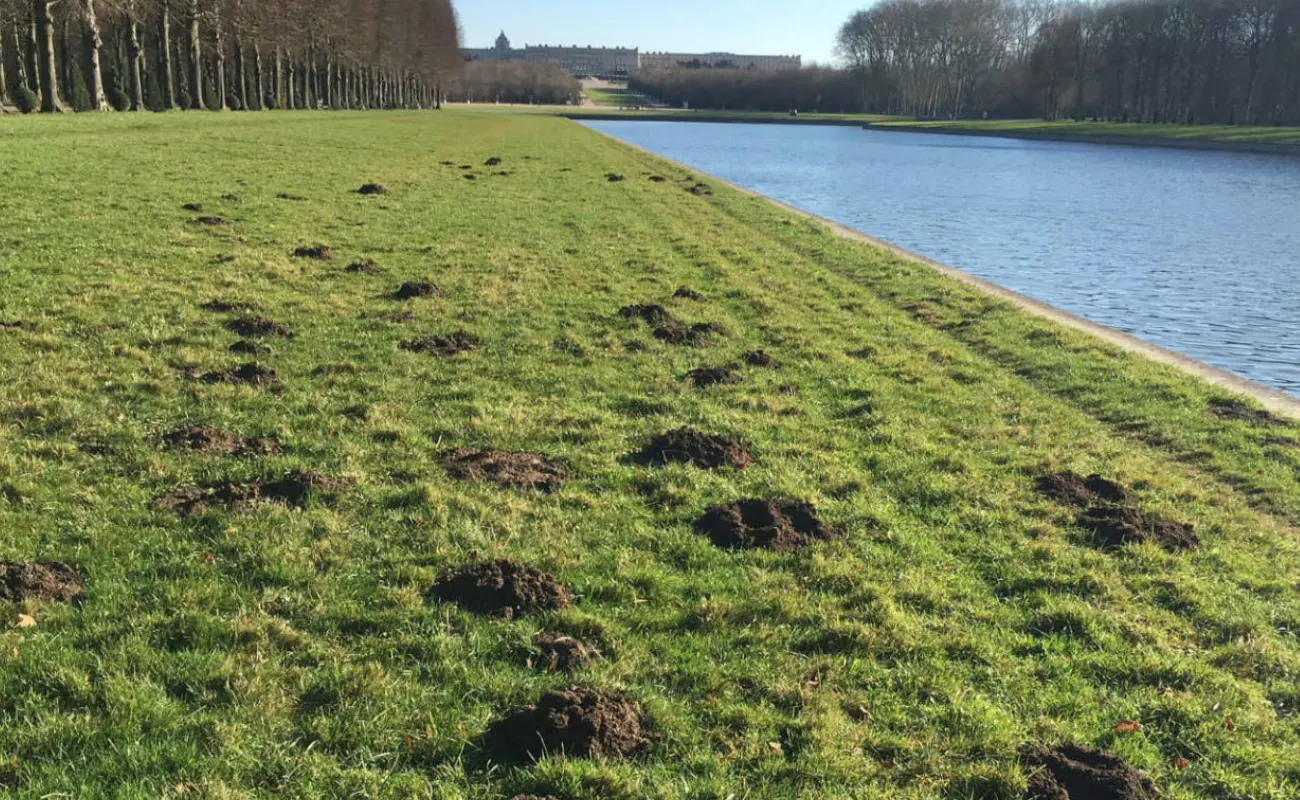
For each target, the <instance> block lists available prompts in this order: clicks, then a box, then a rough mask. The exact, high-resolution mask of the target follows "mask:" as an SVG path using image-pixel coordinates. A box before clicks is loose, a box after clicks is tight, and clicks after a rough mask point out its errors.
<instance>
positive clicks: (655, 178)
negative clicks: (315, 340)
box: [650, 175, 668, 183]
mask: <svg viewBox="0 0 1300 800" xmlns="http://www.w3.org/2000/svg"><path fill="white" fill-rule="evenodd" d="M667 180H668V179H667V178H665V177H664V176H662V175H651V176H650V181H651V183H664V182H665V181H667Z"/></svg>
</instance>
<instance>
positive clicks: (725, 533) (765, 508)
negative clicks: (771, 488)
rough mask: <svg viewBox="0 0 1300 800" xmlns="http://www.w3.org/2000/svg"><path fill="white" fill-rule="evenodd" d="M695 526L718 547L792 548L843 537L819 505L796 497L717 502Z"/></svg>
mask: <svg viewBox="0 0 1300 800" xmlns="http://www.w3.org/2000/svg"><path fill="white" fill-rule="evenodd" d="M695 530H696V531H697V532H698V533H700V534H703V535H705V536H708V537H709V539H710V540H712V542H713V543H714V544H715V545H717V546H718V547H725V548H728V549H733V550H755V549H763V550H776V551H778V552H789V551H791V550H798V549H799V548H802V547H807V546H809V545H812V544H815V543H817V542H828V541H831V540H834V539H839V538H840V537H841V535H842V534H841V533H840V531H839V530H838V529H837V528H835V527H833V526H831V525H828V524H827V523H826V522H824V521H823V520H822V518H821V516H820V515H818V513H817V509H815V508H813V506H812V505H811V504H809V503H803V502H799V501H795V500H778V499H767V500H752V499H751V500H740V501H738V502H735V503H726V504H723V505H717V506H714V507H713V508H711V509H709V510H708V512H707V513H706V514H705V515H704V516H703V517H700V518H699V519H698V520H696V522H695Z"/></svg>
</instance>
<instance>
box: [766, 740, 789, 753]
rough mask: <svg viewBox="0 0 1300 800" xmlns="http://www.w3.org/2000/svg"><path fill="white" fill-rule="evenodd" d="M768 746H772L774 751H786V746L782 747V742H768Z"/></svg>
mask: <svg viewBox="0 0 1300 800" xmlns="http://www.w3.org/2000/svg"><path fill="white" fill-rule="evenodd" d="M767 746H768V747H770V748H772V752H773V753H784V752H785V748H783V747H781V743H780V742H768V743H767Z"/></svg>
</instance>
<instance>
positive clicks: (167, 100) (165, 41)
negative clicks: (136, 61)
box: [158, 0, 176, 111]
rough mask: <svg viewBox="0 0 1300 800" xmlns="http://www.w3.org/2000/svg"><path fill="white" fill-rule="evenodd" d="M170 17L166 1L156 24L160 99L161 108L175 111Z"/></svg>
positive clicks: (174, 71)
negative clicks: (159, 62) (160, 59)
mask: <svg viewBox="0 0 1300 800" xmlns="http://www.w3.org/2000/svg"><path fill="white" fill-rule="evenodd" d="M171 28H172V17H171V12H170V11H168V9H167V0H163V3H162V20H161V22H159V24H158V36H159V42H158V50H159V51H160V52H161V55H162V73H163V74H162V93H163V96H162V99H163V108H165V109H167V110H168V111H174V110H175V109H176V70H175V68H174V67H173V62H172V31H171Z"/></svg>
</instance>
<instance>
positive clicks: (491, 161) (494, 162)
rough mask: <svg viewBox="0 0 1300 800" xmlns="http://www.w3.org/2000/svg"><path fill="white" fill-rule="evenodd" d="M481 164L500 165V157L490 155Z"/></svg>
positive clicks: (486, 165) (488, 165)
mask: <svg viewBox="0 0 1300 800" xmlns="http://www.w3.org/2000/svg"><path fill="white" fill-rule="evenodd" d="M483 166H485V167H499V166H501V159H500V158H498V157H497V156H492V157H491V158H489V159H488V160H487V161H484V162H483Z"/></svg>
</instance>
